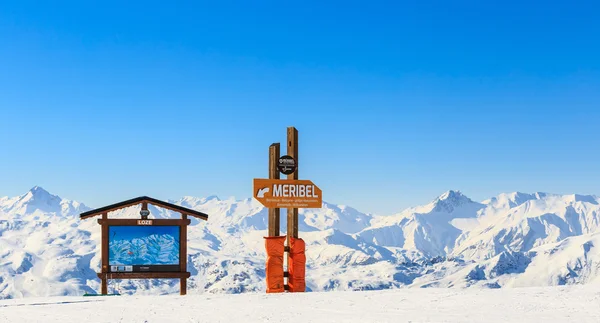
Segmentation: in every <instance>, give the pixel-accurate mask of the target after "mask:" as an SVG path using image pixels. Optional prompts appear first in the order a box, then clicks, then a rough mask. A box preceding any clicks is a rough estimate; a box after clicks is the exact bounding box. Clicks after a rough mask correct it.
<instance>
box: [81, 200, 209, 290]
mask: <svg viewBox="0 0 600 323" xmlns="http://www.w3.org/2000/svg"><path fill="white" fill-rule="evenodd" d="M138 204H141V205H142V207H141V210H140V215H141V219H109V218H108V213H109V212H112V211H116V210H119V209H123V208H126V207H130V206H133V205H138ZM148 204H153V205H155V206H158V207H161V208H164V209H168V210H171V211H175V212H179V213H181V219H148V216H149V215H150V212H149V211H148ZM100 215H101V216H102V218H101V219H99V220H98V223H99V224H100V225H101V230H102V242H101V253H102V255H101V256H102V257H101V258H102V260H101V263H102V267H101V269H100V272H99V273H98V278H100V280H101V289H102V290H101V293H102V295H106V294H108V286H107V282H108V280H109V279H152V278H171V279H179V283H180V294H181V295H185V294H186V293H187V279H188V278H189V277H190V273H189V272H188V271H187V226H188V225H189V224H190V223H191V221H190V220H189V219H188V218H187V216H188V215H191V216H193V217H196V218H199V219H202V220H205V221H206V220H208V215H207V214H204V213H202V212H198V211H195V210H192V209H188V208H185V207H182V206H179V205H175V204H171V203H167V202H163V201H160V200H157V199H153V198H151V197H147V196H142V197H138V198H134V199H131V200H127V201H123V202H120V203H116V204H112V205H108V206H105V207H102V208H98V209H95V210H91V211H88V212H84V213H81V214H80V216H79V217H80V219H81V220H83V219H87V218H90V217H94V216H100ZM122 226H138V227H142V226H143V227H148V226H150V227H152V226H172V227H173V226H174V227H179V264H178V265H142V266H111V265H110V264H109V228H111V227H122ZM115 267H116V268H115Z"/></svg>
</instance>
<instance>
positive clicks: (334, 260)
mask: <svg viewBox="0 0 600 323" xmlns="http://www.w3.org/2000/svg"><path fill="white" fill-rule="evenodd" d="M169 202H172V203H175V204H179V205H182V206H185V207H189V208H192V209H196V210H198V211H201V212H205V213H207V214H209V221H207V222H205V221H202V220H198V219H192V225H191V227H190V228H189V230H188V271H190V272H191V273H192V277H191V278H190V280H189V284H190V285H189V286H188V290H189V292H190V293H204V292H211V293H221V292H224V293H240V292H259V291H264V275H265V274H264V261H265V253H264V239H263V237H264V236H265V235H266V229H267V210H266V209H265V208H263V207H262V205H261V204H260V203H258V202H257V201H255V200H253V199H244V200H236V199H234V198H229V199H225V200H222V199H219V198H218V197H216V196H211V197H207V198H196V197H191V196H186V197H183V198H181V199H179V200H176V201H169ZM599 202H600V199H599V198H598V197H596V196H590V195H577V194H571V195H557V194H547V193H534V194H526V193H518V192H514V193H505V194H500V195H498V196H496V197H493V198H490V199H488V200H485V201H482V202H475V201H473V200H471V199H470V198H468V197H467V196H465V195H463V194H462V193H461V192H460V191H454V190H451V191H447V192H445V193H443V194H442V195H440V196H439V197H437V198H435V199H434V200H433V201H432V202H431V203H428V204H426V205H423V206H416V207H413V208H409V209H406V210H404V211H402V212H400V213H398V214H395V215H390V216H375V215H372V214H365V213H362V212H360V211H358V210H356V209H353V208H351V207H348V206H341V205H333V204H329V203H324V204H323V208H321V209H303V210H300V219H301V222H300V235H301V237H302V238H303V239H304V240H305V241H306V244H307V286H308V289H309V290H313V291H328V290H365V289H366V290H372V289H387V288H407V287H469V286H479V287H486V288H498V287H512V286H515V287H516V286H543V285H561V284H583V283H600V278H599V274H600V250H599V249H598V248H596V247H595V246H596V245H600V241H599V240H598V239H599V238H598V235H599V234H600V230H599V226H600V203H599ZM89 209H90V208H89V207H87V206H86V205H84V204H81V203H79V202H75V201H69V200H66V199H62V198H60V197H58V196H56V195H52V194H50V193H48V192H47V191H45V190H44V189H43V188H41V187H34V188H32V189H31V190H30V191H29V192H27V193H25V194H23V195H21V196H17V197H13V198H9V197H4V198H0V247H1V248H0V298H18V297H26V296H52V295H79V294H81V293H84V292H95V291H97V290H98V289H99V280H98V279H97V277H96V274H95V273H96V271H98V270H99V268H100V258H99V256H100V255H99V251H100V250H99V241H100V230H99V229H100V228H99V226H98V224H97V223H96V222H95V221H93V220H83V221H80V220H79V217H78V215H79V214H80V213H81V212H84V211H87V210H89ZM150 212H151V216H150V218H172V217H179V214H174V213H173V212H170V211H167V210H165V209H161V208H156V207H154V206H152V205H151V206H150ZM138 216H139V207H130V208H127V209H124V210H120V211H116V212H112V213H110V214H109V217H114V218H119V217H138ZM281 222H282V223H281V228H282V229H283V230H285V227H286V225H285V212H282V221H281ZM282 234H284V233H283V232H282ZM113 288H117V289H118V291H119V292H121V293H129V294H131V293H136V294H156V293H172V292H174V291H176V290H177V288H178V284H176V282H174V281H169V280H164V281H162V280H151V281H138V280H130V281H128V280H124V281H122V282H117V283H115V285H113Z"/></svg>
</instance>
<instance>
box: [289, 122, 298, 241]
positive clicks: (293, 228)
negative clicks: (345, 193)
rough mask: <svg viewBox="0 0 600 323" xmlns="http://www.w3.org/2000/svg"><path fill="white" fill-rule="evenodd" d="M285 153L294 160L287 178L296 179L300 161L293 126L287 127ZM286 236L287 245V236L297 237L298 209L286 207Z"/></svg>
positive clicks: (296, 132) (296, 134) (295, 132)
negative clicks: (292, 169) (293, 168)
mask: <svg viewBox="0 0 600 323" xmlns="http://www.w3.org/2000/svg"><path fill="white" fill-rule="evenodd" d="M287 154H288V155H289V156H292V157H293V158H294V159H295V160H296V171H295V172H293V173H292V174H289V175H288V176H287V178H288V179H298V170H299V168H300V161H299V160H298V130H297V129H296V128H295V127H288V128H287ZM287 236H288V239H287V240H288V246H289V245H290V241H289V238H290V237H293V238H298V209H296V208H289V209H287Z"/></svg>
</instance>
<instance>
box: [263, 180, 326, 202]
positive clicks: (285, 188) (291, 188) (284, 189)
mask: <svg viewBox="0 0 600 323" xmlns="http://www.w3.org/2000/svg"><path fill="white" fill-rule="evenodd" d="M254 198H255V199H257V200H258V201H259V202H260V203H261V204H262V205H264V206H265V207H268V208H296V209H307V208H321V207H322V205H323V197H322V192H321V189H320V188H318V187H317V185H315V184H313V182H311V181H309V180H291V179H290V180H286V179H263V178H255V179H254Z"/></svg>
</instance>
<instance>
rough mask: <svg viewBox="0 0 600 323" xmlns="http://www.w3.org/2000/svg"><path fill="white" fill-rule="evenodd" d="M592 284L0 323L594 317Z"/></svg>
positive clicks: (262, 302)
mask: <svg viewBox="0 0 600 323" xmlns="http://www.w3.org/2000/svg"><path fill="white" fill-rule="evenodd" d="M598 302H600V293H599V292H598V290H597V286H585V287H580V286H576V287H568V288H564V287H546V288H527V289H501V290H489V289H488V290H482V289H468V290H456V289H411V290H388V291H372V292H332V293H295V294H242V295H195V296H189V295H188V296H185V297H180V296H171V295H169V296H158V297H119V296H109V297H55V298H33V299H20V300H0V322H8V323H12V322H19V323H27V322H46V323H53V322H56V323H70V322H77V323H78V322H89V323H97V322H149V323H155V322H157V323H158V322H160V323H166V322H210V323H217V322H303V323H309V322H327V323H331V322H349V323H351V322H360V323H364V322H489V323H492V322H500V323H505V322H561V323H562V322H580V323H585V322H599V321H600V308H599V307H598Z"/></svg>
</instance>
